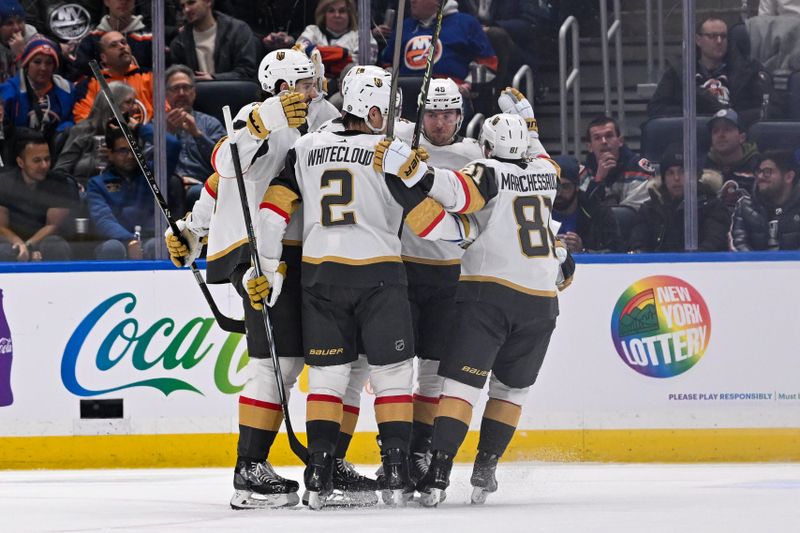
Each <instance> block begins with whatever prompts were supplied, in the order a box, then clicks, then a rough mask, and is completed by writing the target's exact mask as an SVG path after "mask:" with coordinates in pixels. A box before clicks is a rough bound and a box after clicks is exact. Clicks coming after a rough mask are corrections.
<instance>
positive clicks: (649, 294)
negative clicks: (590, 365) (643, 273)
mask: <svg viewBox="0 0 800 533" xmlns="http://www.w3.org/2000/svg"><path fill="white" fill-rule="evenodd" d="M611 337H612V339H613V341H614V347H615V348H616V350H617V353H618V354H619V356H620V358H621V359H622V361H623V362H624V363H625V364H626V365H628V366H629V367H630V368H632V369H633V370H635V371H637V372H639V373H640V374H643V375H645V376H649V377H653V378H670V377H673V376H677V375H679V374H682V373H684V372H686V371H687V370H689V369H690V368H692V367H693V366H694V365H695V364H696V363H697V362H698V361H700V359H701V358H702V357H703V354H705V351H706V348H708V343H709V341H710V340H711V316H710V314H709V312H708V307H707V306H706V302H705V301H704V300H703V297H702V296H700V293H699V292H697V289H695V288H694V287H692V286H691V285H689V284H688V283H686V282H685V281H683V280H682V279H678V278H674V277H671V276H651V277H648V278H644V279H640V280H639V281H637V282H636V283H634V284H633V285H631V286H630V287H628V288H627V289H626V290H625V292H623V293H622V295H621V296H620V297H619V300H617V305H616V306H615V307H614V312H613V314H612V316H611Z"/></svg>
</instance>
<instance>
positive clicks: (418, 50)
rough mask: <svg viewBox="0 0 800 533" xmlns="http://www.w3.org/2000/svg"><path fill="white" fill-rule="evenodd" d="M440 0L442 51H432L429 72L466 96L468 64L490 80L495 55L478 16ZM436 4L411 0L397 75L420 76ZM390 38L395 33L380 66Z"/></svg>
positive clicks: (389, 56)
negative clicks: (482, 68) (452, 83)
mask: <svg viewBox="0 0 800 533" xmlns="http://www.w3.org/2000/svg"><path fill="white" fill-rule="evenodd" d="M444 1H445V2H446V3H445V6H444V15H443V18H442V29H441V33H440V34H439V41H440V42H441V44H442V50H441V51H439V50H436V54H434V65H433V75H434V76H435V77H439V78H451V79H452V80H453V81H455V82H456V83H457V84H458V86H459V90H460V91H461V93H462V94H463V95H464V96H465V97H468V96H469V94H470V91H471V88H472V83H473V82H474V81H475V80H472V77H471V74H470V67H471V65H473V64H477V65H483V66H485V67H487V68H488V69H489V72H488V76H487V81H491V80H492V78H493V77H494V73H495V72H496V71H497V56H496V55H495V53H494V50H493V49H492V45H491V44H489V39H488V38H487V37H486V32H484V31H483V28H482V27H481V23H480V22H478V19H476V18H475V17H473V16H471V15H467V14H466V13H459V12H458V2H456V0H444ZM438 7H439V0H411V16H410V17H408V18H406V20H405V22H404V23H403V45H402V48H401V50H402V52H401V53H402V55H403V56H402V58H401V60H400V76H422V75H423V73H424V72H425V60H426V58H427V53H428V47H429V46H430V42H431V39H432V37H433V30H434V26H435V24H436V11H437V9H438ZM394 39H395V36H394V35H392V37H390V38H389V42H388V43H387V46H386V48H385V49H384V50H383V52H382V53H381V58H380V62H381V63H382V64H383V65H384V66H387V65H391V63H392V51H393V48H394ZM465 100H467V99H466V98H465ZM465 118H466V117H465Z"/></svg>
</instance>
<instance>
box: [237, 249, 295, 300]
mask: <svg viewBox="0 0 800 533" xmlns="http://www.w3.org/2000/svg"><path fill="white" fill-rule="evenodd" d="M260 261H261V276H256V269H255V267H250V268H248V269H247V272H245V273H244V277H243V278H242V284H243V285H244V288H245V290H246V291H247V296H248V297H249V298H250V305H251V306H252V307H253V309H255V310H256V311H260V310H261V309H263V308H264V302H267V305H268V306H270V307H272V306H273V305H275V302H277V301H278V296H280V294H281V289H282V288H283V280H284V278H285V277H286V263H281V262H279V261H278V260H276V259H267V258H265V257H261V258H260ZM270 288H271V289H272V292H271V293H270ZM267 296H269V300H267Z"/></svg>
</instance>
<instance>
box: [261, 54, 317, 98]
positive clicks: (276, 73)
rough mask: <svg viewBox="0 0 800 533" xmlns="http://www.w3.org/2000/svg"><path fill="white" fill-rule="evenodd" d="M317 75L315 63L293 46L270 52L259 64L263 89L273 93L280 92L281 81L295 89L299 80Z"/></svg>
mask: <svg viewBox="0 0 800 533" xmlns="http://www.w3.org/2000/svg"><path fill="white" fill-rule="evenodd" d="M315 75H316V70H315V69H314V63H312V62H311V60H310V59H309V58H308V57H307V56H306V55H305V54H304V53H303V52H299V51H297V50H293V49H291V48H285V49H281V50H275V51H274V52H270V53H268V54H267V55H265V56H264V59H262V60H261V64H260V65H258V82H259V83H260V84H261V88H262V89H264V90H265V91H266V92H268V93H269V94H272V95H276V94H278V93H279V92H280V86H279V83H280V82H281V81H285V82H286V83H287V84H288V85H289V88H290V89H294V86H295V84H296V83H297V82H298V81H300V80H303V79H306V78H313V77H314V76H315Z"/></svg>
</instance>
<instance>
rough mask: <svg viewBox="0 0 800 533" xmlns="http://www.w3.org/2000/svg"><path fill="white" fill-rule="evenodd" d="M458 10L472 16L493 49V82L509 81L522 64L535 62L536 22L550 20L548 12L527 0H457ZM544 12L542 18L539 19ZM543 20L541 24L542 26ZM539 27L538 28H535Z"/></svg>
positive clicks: (500, 83)
mask: <svg viewBox="0 0 800 533" xmlns="http://www.w3.org/2000/svg"><path fill="white" fill-rule="evenodd" d="M458 4H459V7H460V10H461V12H462V13H469V14H471V15H473V16H475V17H476V18H477V19H478V20H479V21H480V23H481V24H482V25H483V29H484V31H485V32H486V36H487V37H488V38H489V42H490V43H491V44H492V48H493V49H494V51H495V52H496V53H497V69H498V70H497V81H498V83H497V86H498V87H500V88H503V87H507V86H508V85H511V79H512V77H513V75H514V73H516V71H517V70H519V68H520V67H521V66H522V65H523V64H528V65H531V66H532V67H535V66H536V53H535V47H534V38H535V37H536V36H537V33H539V32H538V31H537V22H539V23H544V24H547V23H550V22H551V19H550V17H549V16H547V15H548V14H549V13H547V12H546V10H544V9H542V8H541V7H539V6H538V5H537V3H536V2H533V1H531V0H459V2H458ZM542 16H545V17H546V18H545V20H542ZM544 24H543V25H542V26H544ZM538 29H539V30H541V28H538Z"/></svg>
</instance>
